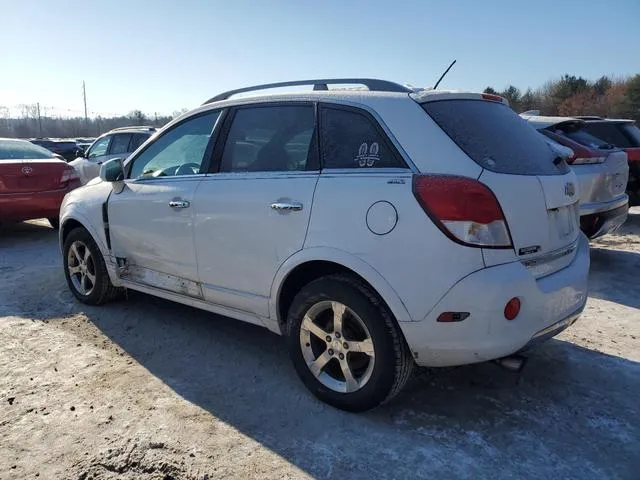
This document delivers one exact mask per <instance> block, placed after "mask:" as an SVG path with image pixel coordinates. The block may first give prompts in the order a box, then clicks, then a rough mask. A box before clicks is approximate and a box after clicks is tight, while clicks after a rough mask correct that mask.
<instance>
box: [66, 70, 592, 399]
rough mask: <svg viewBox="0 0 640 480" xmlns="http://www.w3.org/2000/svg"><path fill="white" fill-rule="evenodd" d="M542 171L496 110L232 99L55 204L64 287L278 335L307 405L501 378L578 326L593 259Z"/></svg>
mask: <svg viewBox="0 0 640 480" xmlns="http://www.w3.org/2000/svg"><path fill="white" fill-rule="evenodd" d="M329 83H339V84H349V83H354V84H362V85H365V86H367V87H368V91H365V90H362V91H361V90H343V91H335V90H327V84H329ZM303 84H313V85H315V87H314V91H313V92H307V93H293V94H279V95H263V96H254V97H243V98H237V99H235V100H228V98H229V97H230V96H232V95H233V94H237V93H243V92H246V91H249V90H254V89H265V88H267V87H273V86H277V87H282V86H288V85H292V86H293V85H303ZM505 139H507V141H505ZM554 158H555V156H554V154H553V153H552V151H551V149H550V148H549V147H548V145H547V144H546V143H545V141H544V140H543V139H542V137H541V136H540V135H538V134H537V133H536V132H535V131H534V130H533V129H532V128H530V127H529V125H527V123H526V122H525V121H524V120H522V119H521V118H520V117H518V115H517V114H516V113H515V112H514V111H513V110H511V109H510V108H509V107H508V105H507V104H506V102H504V101H503V100H502V99H501V98H500V97H497V96H494V95H487V94H475V93H456V92H444V91H424V90H422V91H421V90H415V89H409V88H407V87H403V86H400V85H398V84H395V83H391V82H386V81H380V80H368V79H340V80H334V81H329V80H316V81H308V82H287V83H284V84H272V85H266V86H265V85H262V86H259V87H255V88H253V89H240V90H235V91H232V92H227V93H225V94H222V95H219V96H218V97H214V98H213V99H211V100H210V101H208V102H206V103H205V104H204V105H202V106H201V107H199V108H197V109H195V110H194V111H192V112H190V113H188V114H186V115H184V116H182V117H180V118H178V119H176V120H174V121H173V122H171V123H170V124H169V125H167V126H166V127H164V128H163V129H162V130H161V131H160V132H158V134H157V135H156V136H155V137H154V138H153V139H152V140H150V141H149V142H147V143H146V144H145V146H144V147H143V148H141V149H139V150H138V151H137V152H136V153H135V154H133V155H132V156H131V157H130V158H128V159H127V160H126V161H125V162H123V161H121V160H111V161H110V162H107V163H105V164H104V165H102V168H101V171H100V177H101V179H102V180H103V181H102V182H98V183H94V184H91V185H89V186H85V187H82V188H79V189H77V190H75V191H73V192H71V193H70V194H69V195H67V197H66V199H65V201H64V203H63V205H62V208H61V228H60V242H61V245H62V251H63V258H64V269H65V275H66V278H67V281H68V284H69V287H70V289H71V291H72V292H73V294H74V295H75V296H76V297H77V298H78V299H79V300H80V301H82V302H85V303H88V304H100V303H103V302H104V301H106V300H107V299H110V298H112V297H113V296H114V295H116V294H117V293H118V291H120V290H121V289H122V288H130V289H133V290H139V291H141V292H146V293H149V294H152V295H157V296H159V297H163V298H167V299H170V300H174V301H176V302H181V303H184V304H187V305H191V306H194V307H198V308H201V309H204V310H209V311H211V312H215V313H219V314H222V315H226V316H229V317H233V318H236V319H239V320H243V321H246V322H250V323H254V324H257V325H262V326H264V327H266V328H268V329H270V330H271V331H273V332H275V333H278V334H282V335H285V336H286V337H287V340H288V345H289V348H290V352H291V359H292V361H293V364H294V366H295V368H296V370H297V372H298V374H299V376H300V378H301V379H302V381H303V382H304V383H305V385H306V386H307V387H308V388H309V389H310V390H311V392H313V394H315V395H316V396H317V397H319V398H320V399H322V400H323V401H325V402H328V403H330V404H332V405H334V406H336V407H339V408H342V409H346V410H351V411H360V410H365V409H368V408H372V407H374V406H376V405H378V404H380V403H381V402H383V401H385V400H387V399H389V398H391V397H392V396H393V395H395V394H396V393H397V392H398V391H399V390H400V389H401V387H402V386H403V384H404V383H405V381H406V380H407V378H408V377H409V375H410V372H411V370H412V367H413V365H414V364H417V365H420V366H430V367H437V366H453V365H462V364H469V363H474V362H483V361H487V360H492V359H502V358H503V357H508V356H511V355H512V354H514V353H515V352H519V351H521V350H522V349H524V348H528V347H529V346H531V345H532V344H534V343H538V342H540V341H542V340H544V339H546V338H549V337H550V336H553V335H555V334H556V333H558V332H560V331H561V330H563V329H564V328H566V327H567V326H568V325H570V324H571V323H573V322H574V321H575V320H576V319H577V317H578V315H579V314H580V313H581V311H582V310H583V308H584V305H585V302H586V298H587V274H588V269H589V251H588V242H587V240H586V238H585V237H584V235H582V234H581V233H580V229H579V228H578V215H577V201H578V198H579V192H577V189H576V177H575V175H574V173H572V172H571V170H570V169H569V168H568V166H567V165H566V163H564V162H554ZM238 347H239V348H241V345H239V346H238ZM503 363H506V362H503ZM230 368H231V366H230Z"/></svg>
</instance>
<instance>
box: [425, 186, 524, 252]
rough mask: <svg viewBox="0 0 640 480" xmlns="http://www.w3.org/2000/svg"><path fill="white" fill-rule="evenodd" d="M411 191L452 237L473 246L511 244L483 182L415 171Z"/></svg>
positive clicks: (497, 204)
mask: <svg viewBox="0 0 640 480" xmlns="http://www.w3.org/2000/svg"><path fill="white" fill-rule="evenodd" d="M413 193H414V195H415V197H416V199H417V200H418V202H419V203H420V205H421V206H422V208H423V209H424V211H425V212H426V213H427V215H429V216H430V217H431V219H432V220H433V221H434V222H435V223H436V225H437V226H438V227H439V228H440V230H442V231H443V232H444V233H445V234H446V235H447V236H448V237H449V238H451V239H452V240H455V241H456V242H458V243H462V244H463V245H467V246H472V247H488V248H512V246H513V243H512V241H511V235H510V234H509V229H508V228H507V221H506V219H505V218H504V214H503V212H502V208H500V204H499V203H498V200H497V199H496V197H495V195H494V194H493V192H492V191H491V190H490V189H489V187H487V186H486V185H484V184H482V183H480V182H478V181H477V180H474V179H472V178H466V177H454V176H447V175H416V176H415V177H414V180H413Z"/></svg>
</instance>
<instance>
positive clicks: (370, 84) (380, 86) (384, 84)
mask: <svg viewBox="0 0 640 480" xmlns="http://www.w3.org/2000/svg"><path fill="white" fill-rule="evenodd" d="M332 84H333V85H335V84H347V85H364V86H365V87H367V88H368V89H369V90H370V91H374V92H402V93H409V92H412V91H413V90H412V89H410V88H408V87H405V86H402V85H400V84H398V83H394V82H389V81H388V80H377V79H375V78H327V79H318V80H294V81H291V82H278V83H265V84H264V85H255V86H253V87H244V88H238V89H236V90H229V91H228V92H224V93H221V94H219V95H216V96H215V97H212V98H210V99H209V100H207V101H206V102H204V103H203V105H207V104H209V103H214V102H220V101H222V100H227V99H228V98H229V97H231V96H233V95H237V94H239V93H245V92H253V91H256V90H267V89H269V88H280V87H297V86H301V85H313V89H314V90H316V91H318V90H329V87H328V86H329V85H332Z"/></svg>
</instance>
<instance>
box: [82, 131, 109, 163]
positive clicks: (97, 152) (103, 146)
mask: <svg viewBox="0 0 640 480" xmlns="http://www.w3.org/2000/svg"><path fill="white" fill-rule="evenodd" d="M110 142H111V136H110V135H109V136H106V137H103V138H101V139H100V140H97V141H96V143H94V144H93V145H91V148H90V149H89V152H88V153H87V158H95V157H101V156H102V155H106V154H107V149H108V148H109V143H110Z"/></svg>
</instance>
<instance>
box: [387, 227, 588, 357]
mask: <svg viewBox="0 0 640 480" xmlns="http://www.w3.org/2000/svg"><path fill="white" fill-rule="evenodd" d="M588 274H589V243H588V241H587V239H586V237H584V236H583V235H581V236H580V240H579V243H578V248H577V251H576V255H575V257H574V259H573V261H572V262H571V263H570V264H569V265H568V266H567V267H566V268H563V269H562V270H560V271H558V272H556V273H553V274H551V275H548V276H546V277H542V278H538V279H536V278H534V276H533V275H532V274H531V272H530V271H528V270H527V268H526V267H525V266H524V265H522V263H520V262H512V263H507V264H503V265H498V266H495V267H491V268H485V269H483V270H479V271H477V272H475V273H472V274H471V275H469V276H467V277H465V278H464V279H462V280H461V281H459V282H458V283H457V284H456V285H454V286H453V287H452V288H451V289H450V290H449V292H448V293H447V294H446V295H445V296H444V297H443V298H442V299H441V300H440V302H439V303H438V304H437V305H436V307H435V308H434V309H433V310H432V311H431V312H430V313H429V314H428V315H427V317H426V318H425V319H423V320H422V321H418V322H401V323H400V328H401V329H402V331H403V333H404V335H405V339H406V340H407V343H408V344H409V347H410V348H411V351H412V352H413V355H414V358H415V360H416V363H417V364H418V365H420V366H427V367H437V366H443V367H444V366H456V365H464V364H469V363H477V362H483V361H488V360H493V359H496V358H501V357H505V356H508V355H511V354H513V353H515V352H518V351H520V350H522V349H524V348H525V347H527V348H529V347H530V346H532V345H535V344H537V343H540V342H542V341H544V340H546V339H548V338H550V337H551V336H553V335H556V334H557V333H559V332H560V331H562V330H563V329H564V328H567V327H568V326H569V325H570V324H572V323H573V322H575V320H576V319H577V318H578V316H579V315H580V313H581V312H582V310H583V309H584V306H585V304H586V301H587V278H588ZM513 297H517V298H518V299H520V302H521V309H520V313H519V315H518V316H517V317H516V318H515V319H514V320H511V321H509V320H506V319H505V317H504V307H505V304H506V303H507V302H508V301H509V300H510V299H511V298H513ZM442 312H469V313H470V315H469V317H467V318H466V319H464V320H463V321H460V322H451V323H441V322H437V318H438V316H439V315H440V314H441V313H442Z"/></svg>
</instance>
